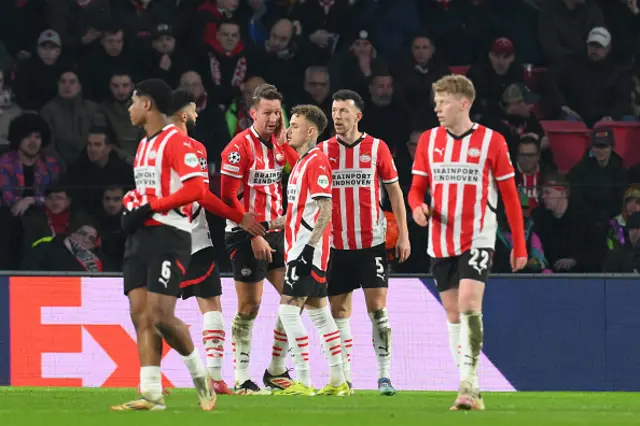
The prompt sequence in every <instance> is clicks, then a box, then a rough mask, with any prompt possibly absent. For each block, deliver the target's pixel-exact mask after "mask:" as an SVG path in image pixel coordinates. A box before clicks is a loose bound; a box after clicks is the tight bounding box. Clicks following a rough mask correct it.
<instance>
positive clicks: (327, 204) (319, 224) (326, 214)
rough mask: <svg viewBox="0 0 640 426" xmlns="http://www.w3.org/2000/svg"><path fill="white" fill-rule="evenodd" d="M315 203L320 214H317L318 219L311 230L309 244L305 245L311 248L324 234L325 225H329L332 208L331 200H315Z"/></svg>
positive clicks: (324, 198) (323, 198)
mask: <svg viewBox="0 0 640 426" xmlns="http://www.w3.org/2000/svg"><path fill="white" fill-rule="evenodd" d="M316 202H317V203H318V206H319V207H320V213H319V214H318V219H316V226H315V227H314V228H313V231H312V232H311V236H310V237H309V242H308V243H307V244H309V245H310V246H312V247H315V246H316V244H318V242H319V241H320V239H321V238H322V234H324V230H325V229H326V228H327V225H329V222H331V209H332V206H333V205H332V203H331V198H328V197H322V198H317V199H316Z"/></svg>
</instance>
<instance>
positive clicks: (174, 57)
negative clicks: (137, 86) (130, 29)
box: [145, 24, 189, 87]
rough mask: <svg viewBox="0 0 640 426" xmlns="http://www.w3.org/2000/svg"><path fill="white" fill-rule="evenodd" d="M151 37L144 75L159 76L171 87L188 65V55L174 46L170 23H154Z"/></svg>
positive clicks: (176, 82)
mask: <svg viewBox="0 0 640 426" xmlns="http://www.w3.org/2000/svg"><path fill="white" fill-rule="evenodd" d="M151 37H152V41H151V47H152V51H151V52H150V56H149V61H148V65H147V70H146V74H145V75H146V76H148V77H151V78H160V79H162V80H164V81H166V82H167V83H168V84H169V85H170V86H171V87H176V86H177V85H178V84H179V82H180V76H181V75H182V73H183V72H185V71H186V70H187V69H188V67H189V65H188V62H189V57H188V56H186V55H185V54H183V52H182V51H181V50H180V48H179V47H178V46H176V39H175V37H174V33H173V28H172V27H171V25H169V24H158V25H156V26H155V27H154V29H153V32H152V33H151Z"/></svg>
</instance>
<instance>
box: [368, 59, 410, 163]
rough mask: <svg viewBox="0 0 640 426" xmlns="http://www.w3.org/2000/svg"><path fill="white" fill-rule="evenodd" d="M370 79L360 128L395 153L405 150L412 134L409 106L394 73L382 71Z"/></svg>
mask: <svg viewBox="0 0 640 426" xmlns="http://www.w3.org/2000/svg"><path fill="white" fill-rule="evenodd" d="M370 81H371V83H370V84H369V91H368V92H369V93H368V95H369V96H366V95H365V96H364V98H365V108H364V111H363V116H362V120H361V121H360V130H361V131H364V132H367V133H369V134H371V135H372V136H373V137H374V138H380V139H382V140H384V141H385V142H386V143H387V145H389V149H390V150H391V152H392V153H394V154H395V152H396V151H397V149H405V144H406V142H407V140H408V139H409V134H410V133H411V114H410V112H409V108H408V107H407V105H406V104H405V103H404V101H403V99H402V98H401V96H400V95H398V93H397V92H396V90H395V86H394V81H393V77H392V76H391V73H389V72H388V71H385V70H380V71H378V72H376V73H374V74H373V75H372V76H371V80H370Z"/></svg>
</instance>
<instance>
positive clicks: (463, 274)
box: [431, 248, 493, 291]
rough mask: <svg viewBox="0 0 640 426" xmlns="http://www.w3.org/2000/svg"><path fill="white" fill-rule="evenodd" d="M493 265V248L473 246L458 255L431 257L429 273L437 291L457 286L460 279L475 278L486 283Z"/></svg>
mask: <svg viewBox="0 0 640 426" xmlns="http://www.w3.org/2000/svg"><path fill="white" fill-rule="evenodd" d="M492 266H493V249H490V248H473V249H471V250H467V251H465V252H464V253H462V254H461V255H459V256H451V257H443V258H440V259H436V258H433V259H431V274H433V279H434V280H435V281H436V287H437V288H438V291H446V290H450V289H452V288H458V286H459V285H460V280H465V279H467V280H475V281H480V282H483V283H485V284H486V282H487V279H488V278H489V272H491V267H492Z"/></svg>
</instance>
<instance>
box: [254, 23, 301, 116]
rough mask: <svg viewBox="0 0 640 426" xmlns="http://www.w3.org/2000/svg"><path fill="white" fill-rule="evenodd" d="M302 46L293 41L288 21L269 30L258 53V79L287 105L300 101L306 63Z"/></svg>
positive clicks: (290, 25) (291, 27) (291, 26)
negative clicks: (273, 90)
mask: <svg viewBox="0 0 640 426" xmlns="http://www.w3.org/2000/svg"><path fill="white" fill-rule="evenodd" d="M302 46H304V45H301V44H300V42H299V41H298V40H296V39H294V28H293V24H292V23H291V21H290V20H288V19H281V20H279V21H278V22H276V24H275V25H274V26H273V28H271V32H270V34H269V39H268V40H267V41H265V42H264V44H263V45H262V46H260V48H259V50H258V54H259V63H260V66H261V75H262V76H263V77H264V79H265V80H266V81H268V82H269V84H273V85H275V86H276V87H277V88H278V90H280V92H282V94H283V95H284V98H285V100H288V102H289V103H290V102H291V100H292V99H297V98H299V97H300V93H299V92H300V90H301V88H302V84H303V78H304V70H305V68H306V67H307V63H308V58H307V57H306V56H305V54H306V52H305V51H304V48H303V47H302ZM307 50H308V49H307ZM290 106H293V105H290Z"/></svg>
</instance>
